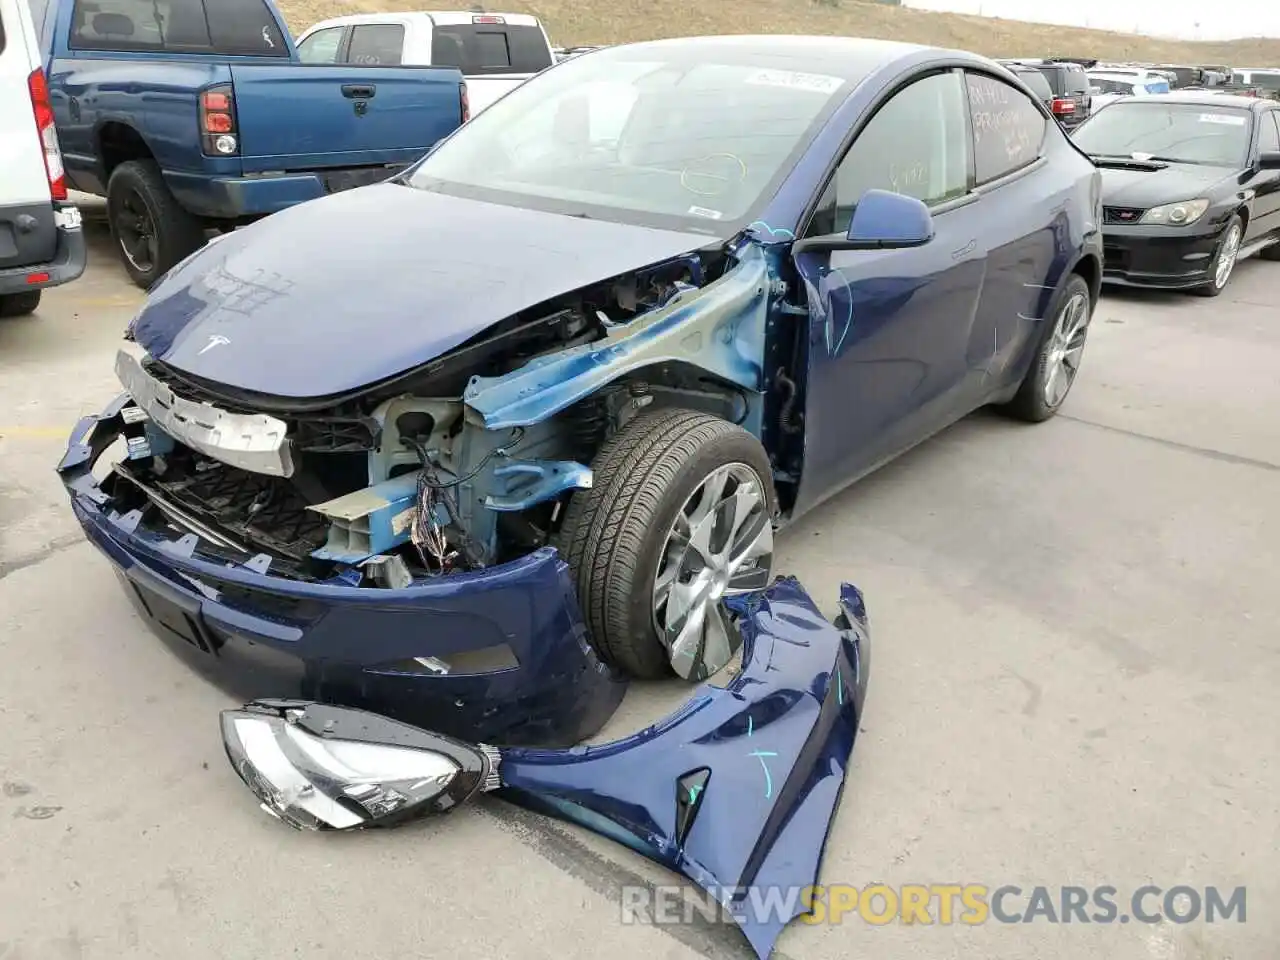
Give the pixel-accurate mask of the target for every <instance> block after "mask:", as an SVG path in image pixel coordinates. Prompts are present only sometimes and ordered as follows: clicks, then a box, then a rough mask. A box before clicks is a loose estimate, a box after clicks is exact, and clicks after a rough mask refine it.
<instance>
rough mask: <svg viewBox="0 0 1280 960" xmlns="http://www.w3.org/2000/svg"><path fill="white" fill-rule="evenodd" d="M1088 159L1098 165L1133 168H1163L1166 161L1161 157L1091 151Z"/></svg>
mask: <svg viewBox="0 0 1280 960" xmlns="http://www.w3.org/2000/svg"><path fill="white" fill-rule="evenodd" d="M1089 159H1090V160H1092V161H1093V162H1094V164H1095V165H1096V166H1099V167H1127V168H1129V169H1133V170H1163V169H1164V168H1165V167H1167V166H1168V163H1167V162H1166V161H1165V160H1164V158H1162V157H1151V158H1146V157H1144V158H1142V159H1141V160H1139V159H1138V158H1137V157H1126V156H1122V155H1120V154H1115V153H1091V154H1089Z"/></svg>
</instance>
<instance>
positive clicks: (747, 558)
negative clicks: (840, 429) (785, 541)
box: [653, 463, 773, 680]
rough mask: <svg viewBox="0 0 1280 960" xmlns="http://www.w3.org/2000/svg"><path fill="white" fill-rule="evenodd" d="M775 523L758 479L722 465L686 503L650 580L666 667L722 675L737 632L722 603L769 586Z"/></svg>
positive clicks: (693, 675)
mask: <svg viewBox="0 0 1280 960" xmlns="http://www.w3.org/2000/svg"><path fill="white" fill-rule="evenodd" d="M772 566H773V518H772V517H771V516H770V513H769V501H768V497H767V494H766V493H765V487H764V484H763V482H762V481H761V480H760V476H759V475H758V474H757V473H756V471H755V470H753V469H752V468H751V467H749V466H747V465H746V464H745V463H727V464H725V465H724V466H722V467H718V468H717V469H716V470H714V471H713V472H712V473H711V474H710V475H708V476H707V478H706V479H705V480H703V481H702V483H701V484H699V485H698V488H697V489H696V490H694V491H693V494H692V495H691V496H690V497H689V499H688V500H686V501H685V503H684V506H682V507H681V508H680V512H679V513H677V514H676V519H675V521H674V522H673V523H672V525H671V529H670V530H669V531H668V532H667V539H666V543H665V544H664V545H663V550H662V556H661V558H660V559H659V561H658V568H657V570H656V571H655V572H654V580H653V623H654V627H655V628H656V629H657V631H658V636H659V637H660V638H661V640H662V642H663V644H664V645H665V646H666V648H667V651H668V655H669V657H670V660H671V667H672V669H673V670H675V672H676V673H677V674H679V675H680V676H681V677H684V678H685V679H688V680H703V679H705V678H707V677H710V676H712V675H714V674H715V673H717V672H718V671H719V670H721V669H722V668H723V667H724V666H725V664H727V663H728V662H729V661H730V660H731V659H732V658H733V655H734V654H735V653H737V650H738V646H739V640H738V636H737V631H736V630H734V629H733V628H732V627H731V626H730V625H729V624H728V622H727V621H726V613H725V611H724V609H723V607H722V606H721V604H720V599H721V598H722V597H725V596H731V595H733V594H739V593H749V592H751V591H753V590H759V589H761V588H763V587H766V586H768V585H769V576H770V571H771V568H772Z"/></svg>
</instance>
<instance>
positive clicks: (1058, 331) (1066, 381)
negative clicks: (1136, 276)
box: [1044, 293, 1089, 408]
mask: <svg viewBox="0 0 1280 960" xmlns="http://www.w3.org/2000/svg"><path fill="white" fill-rule="evenodd" d="M1088 333H1089V298H1088V297H1087V296H1086V295H1085V294H1083V293H1077V294H1075V295H1074V296H1073V297H1072V298H1071V299H1070V300H1068V301H1067V302H1066V303H1065V304H1063V307H1062V310H1061V311H1059V313H1058V319H1057V322H1056V323H1054V325H1053V333H1052V335H1051V337H1050V340H1049V364H1048V366H1049V372H1048V376H1047V377H1045V381H1044V402H1045V404H1046V405H1047V406H1049V407H1050V408H1056V407H1057V406H1058V404H1060V403H1062V401H1063V400H1065V399H1066V396H1067V391H1068V390H1070V389H1071V384H1072V383H1074V382H1075V379H1076V371H1078V370H1079V369H1080V356H1081V354H1083V353H1084V341H1085V337H1086V336H1087V335H1088Z"/></svg>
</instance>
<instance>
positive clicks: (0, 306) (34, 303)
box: [0, 290, 40, 317]
mask: <svg viewBox="0 0 1280 960" xmlns="http://www.w3.org/2000/svg"><path fill="white" fill-rule="evenodd" d="M38 306H40V291H39V290H27V291H24V292H23V293H10V294H6V295H4V296H0V317H25V316H26V315H27V314H29V313H35V312H36V307H38Z"/></svg>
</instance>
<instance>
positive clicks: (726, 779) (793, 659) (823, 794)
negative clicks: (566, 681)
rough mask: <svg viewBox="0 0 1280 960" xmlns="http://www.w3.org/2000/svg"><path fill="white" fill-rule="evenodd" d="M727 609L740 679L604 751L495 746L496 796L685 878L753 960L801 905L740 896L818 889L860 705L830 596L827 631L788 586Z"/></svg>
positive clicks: (848, 638) (853, 618) (853, 602)
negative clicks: (739, 649) (736, 634)
mask: <svg viewBox="0 0 1280 960" xmlns="http://www.w3.org/2000/svg"><path fill="white" fill-rule="evenodd" d="M726 602H727V604H728V606H729V608H730V610H731V611H732V612H733V613H734V614H735V616H736V617H737V619H738V626H739V629H740V631H741V633H742V637H743V658H742V659H743V668H742V671H741V673H739V674H738V675H737V676H736V677H734V678H733V679H732V680H731V681H730V682H728V683H727V685H725V686H723V687H718V686H716V685H715V678H713V680H712V681H710V682H708V683H705V684H703V685H702V686H701V687H700V688H699V689H698V690H697V692H696V693H695V694H694V696H693V697H692V698H691V699H690V700H689V702H688V703H687V704H685V705H684V706H683V707H682V708H681V709H680V710H679V711H677V712H676V713H675V714H673V715H672V716H670V717H668V718H667V719H666V720H663V721H662V722H660V723H658V724H655V725H654V726H651V727H648V728H647V729H645V730H642V731H640V732H639V733H636V734H634V735H632V736H629V737H626V738H624V739H621V740H617V741H614V742H612V743H606V744H601V745H598V746H589V747H575V748H571V749H567V750H535V749H523V748H508V749H504V750H502V751H501V754H502V762H501V768H500V773H501V781H502V790H501V794H500V795H503V796H505V797H506V798H507V799H510V800H512V801H513V802H516V803H518V804H520V805H521V806H525V807H529V808H531V809H534V810H537V811H540V812H543V813H547V814H549V815H552V816H556V817H560V818H562V819H565V820H569V821H572V822H574V823H577V824H579V825H581V826H583V827H586V828H588V829H590V830H593V831H595V832H597V833H600V834H603V835H604V836H607V837H610V838H611V839H613V840H616V841H618V842H619V843H623V844H625V845H626V846H628V847H630V848H631V849H633V850H635V851H637V852H639V853H641V854H643V855H644V856H646V857H649V858H650V859H652V860H655V861H657V862H659V863H661V864H664V865H666V866H668V867H670V868H671V869H673V870H676V871H678V872H679V873H682V874H684V875H685V876H687V877H689V878H690V879H691V880H693V881H694V882H695V883H697V884H698V885H699V886H700V887H702V888H703V889H704V890H706V891H707V892H708V893H710V894H712V895H713V896H714V897H716V899H717V900H719V901H720V902H721V903H722V905H723V906H724V908H725V909H726V910H727V911H728V912H729V913H730V914H731V915H732V916H733V917H734V918H735V920H736V921H737V922H738V924H739V926H740V927H741V928H742V930H743V932H744V933H745V934H746V936H747V939H748V940H749V941H750V943H751V945H752V947H753V948H754V949H755V951H756V953H757V955H758V956H760V957H767V956H768V955H769V953H770V952H771V951H772V950H773V945H774V943H775V942H776V940H777V938H778V936H779V935H780V934H781V933H782V930H783V928H784V927H786V925H787V923H789V922H790V921H791V920H792V919H794V917H796V916H799V915H800V914H802V913H805V912H806V905H805V904H804V903H803V902H802V901H801V899H800V898H790V899H786V898H784V900H785V902H786V903H788V904H790V905H792V906H793V908H794V909H793V912H792V913H791V914H790V916H781V915H778V913H779V911H777V910H775V911H771V912H769V915H760V912H755V913H753V912H752V910H751V906H752V904H753V903H755V904H759V903H761V902H769V901H767V900H765V899H764V897H762V896H760V895H759V894H757V896H756V897H754V898H753V897H752V896H751V890H752V888H756V889H757V890H759V891H761V892H763V891H765V890H768V889H771V888H774V889H782V890H783V891H784V892H785V891H786V890H790V889H803V888H805V887H807V886H810V885H814V884H816V883H817V882H818V872H819V868H820V866H821V861H822V853H823V848H824V847H825V844H826V839H827V833H828V831H829V829H830V826H831V820H832V818H833V816H834V815H835V809H836V806H837V804H838V803H839V799H840V794H841V791H842V789H843V787H844V782H845V774H846V771H847V769H848V763H849V757H850V754H851V752H852V750H853V743H854V738H855V737H856V735H857V730H858V723H859V722H860V720H861V717H862V706H863V701H864V699H865V696H866V687H867V672H868V642H869V640H868V633H867V617H866V608H865V606H864V603H863V599H862V595H861V593H860V592H859V591H858V590H857V588H856V587H853V586H851V585H849V584H843V585H842V586H841V591H840V615H839V616H838V617H837V619H836V622H835V624H832V623H831V622H829V621H828V620H827V619H826V618H825V617H823V615H822V613H821V612H820V611H819V610H818V608H817V606H816V605H815V604H814V602H813V601H812V600H811V599H810V598H809V596H808V594H807V593H805V591H804V588H803V587H801V586H800V583H799V582H798V581H797V580H795V579H793V578H786V579H780V580H778V581H777V582H775V583H774V584H773V585H772V586H771V587H769V588H768V589H767V590H765V591H764V592H762V593H761V594H756V595H754V596H748V597H738V598H734V599H732V600H729V601H726ZM773 902H775V903H776V902H778V901H777V900H774V901H773ZM781 912H785V911H781Z"/></svg>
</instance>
